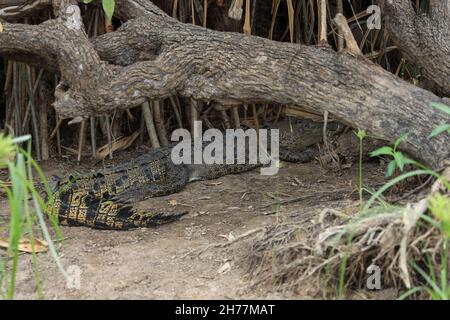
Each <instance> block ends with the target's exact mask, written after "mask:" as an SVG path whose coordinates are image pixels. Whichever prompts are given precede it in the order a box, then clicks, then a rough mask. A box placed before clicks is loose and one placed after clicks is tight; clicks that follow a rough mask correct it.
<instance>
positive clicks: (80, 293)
mask: <svg viewBox="0 0 450 320" xmlns="http://www.w3.org/2000/svg"><path fill="white" fill-rule="evenodd" d="M72 162H73V161H72ZM43 167H44V170H45V171H46V172H47V173H48V174H49V175H50V174H54V173H61V172H62V173H63V174H65V173H68V172H70V171H71V170H74V169H75V168H78V169H79V167H77V166H75V165H73V164H71V162H70V161H69V160H67V161H66V163H61V161H59V162H54V161H53V162H48V163H45V164H43ZM91 168H92V167H91ZM383 172H384V168H383V166H380V165H379V164H377V163H367V164H365V165H364V177H365V182H366V184H369V185H377V184H381V183H382V182H383ZM357 180H358V175H357V166H356V165H353V166H352V167H350V168H347V169H344V170H343V171H341V172H340V173H335V172H333V171H330V170H328V171H327V170H325V169H323V168H322V167H321V166H320V165H319V164H318V163H316V162H312V163H308V164H284V166H283V167H282V168H281V169H280V172H279V174H278V175H275V176H261V175H260V174H259V170H253V171H251V172H247V173H243V174H240V175H230V176H226V177H222V178H220V179H217V180H213V181H204V182H196V183H191V184H189V185H188V186H187V187H186V188H185V189H184V190H183V191H182V192H180V193H178V194H173V195H170V196H166V197H160V198H153V199H149V200H147V201H144V202H142V203H139V204H138V206H139V207H140V208H142V209H145V208H152V209H153V208H157V209H160V210H172V211H186V210H187V211H189V214H188V215H186V216H184V217H183V218H182V219H181V220H180V221H178V222H175V223H171V224H168V225H164V226H161V227H159V228H156V229H138V230H133V231H101V230H93V229H89V228H85V227H62V228H61V229H62V233H63V236H64V238H65V240H64V242H62V243H58V244H57V247H58V250H59V253H60V255H61V260H62V263H63V265H64V266H65V268H69V267H70V266H71V267H70V268H69V270H71V274H72V275H75V274H76V270H78V269H77V268H79V270H80V272H81V276H80V282H79V284H80V288H79V289H76V288H70V285H69V287H68V284H67V282H66V280H65V279H64V278H63V276H62V275H61V274H60V273H59V272H58V271H57V268H56V266H55V264H54V263H53V261H52V259H51V256H50V254H48V253H44V254H40V255H39V260H40V269H41V276H42V278H43V289H44V290H43V291H44V295H45V298H47V299H229V298H320V290H318V288H314V287H313V286H311V287H305V288H302V289H301V290H299V291H296V292H289V293H286V292H285V293H279V292H276V291H274V290H271V288H261V289H258V290H248V284H249V283H251V281H252V279H248V277H246V272H245V264H244V263H243V262H242V260H240V259H239V258H238V257H239V256H243V255H245V252H243V251H244V250H247V248H248V246H247V247H245V246H243V245H242V246H239V244H236V245H232V246H230V248H228V249H224V248H220V247H217V246H214V244H220V243H222V244H223V243H226V242H227V241H228V240H227V237H229V236H230V234H231V235H232V236H234V237H237V236H239V235H242V234H244V233H245V232H248V231H250V230H253V229H255V228H260V227H264V226H269V225H272V224H274V223H277V222H279V221H288V220H289V219H295V218H296V217H299V216H304V215H308V216H311V219H313V218H314V217H315V216H317V215H318V214H319V213H320V211H321V210H322V209H324V208H334V209H338V208H339V209H342V210H346V208H348V207H352V206H353V207H354V205H355V202H356V201H357V197H358V196H357V193H356V185H357ZM305 194H308V195H311V197H309V198H305V199H304V200H299V197H302V196H304V195H305ZM286 200H287V201H286ZM0 205H1V210H0V219H1V220H0V222H5V221H6V217H7V215H8V208H7V203H6V201H5V199H4V198H1V199H0ZM208 246H212V247H210V248H209V249H207V250H205V248H207V247H208ZM0 254H1V253H0ZM74 266H75V267H74ZM19 268H20V269H19V272H18V275H17V286H16V288H17V289H16V290H17V291H16V298H18V299H34V298H36V289H35V284H34V283H35V282H34V274H33V265H32V260H31V257H30V256H29V255H26V254H23V255H22V256H21V259H20V266H19Z"/></svg>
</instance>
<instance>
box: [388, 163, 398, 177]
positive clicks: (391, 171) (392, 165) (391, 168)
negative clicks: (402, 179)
mask: <svg viewBox="0 0 450 320" xmlns="http://www.w3.org/2000/svg"><path fill="white" fill-rule="evenodd" d="M395 167H396V163H395V160H392V161H391V162H389V164H388V167H387V171H386V177H390V176H392V175H393V174H394V171H395Z"/></svg>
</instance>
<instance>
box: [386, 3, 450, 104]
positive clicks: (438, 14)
mask: <svg viewBox="0 0 450 320" xmlns="http://www.w3.org/2000/svg"><path fill="white" fill-rule="evenodd" d="M380 3H381V4H382V5H383V6H384V13H385V20H386V23H385V25H386V27H387V29H388V31H389V34H390V36H391V40H392V41H393V42H394V43H395V45H396V46H397V47H398V48H399V49H400V50H401V52H402V54H404V55H405V56H406V57H407V59H408V61H409V62H411V63H414V64H416V65H418V66H420V67H421V68H422V71H423V75H424V77H425V78H426V80H427V82H429V83H432V84H433V85H432V86H431V88H432V89H433V90H434V91H435V92H438V93H440V94H442V95H444V96H447V97H450V1H448V0H434V1H431V3H430V12H429V13H420V14H418V13H416V12H415V11H414V8H413V6H412V2H411V0H396V1H392V0H380Z"/></svg>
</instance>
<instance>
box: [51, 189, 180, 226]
mask: <svg viewBox="0 0 450 320" xmlns="http://www.w3.org/2000/svg"><path fill="white" fill-rule="evenodd" d="M54 209H56V210H57V212H58V219H59V222H60V223H61V224H62V225H69V226H88V227H91V228H96V229H109V230H128V229H132V228H140V227H154V226H158V225H161V224H165V223H169V222H172V221H175V220H177V219H179V218H180V217H182V216H183V215H185V214H186V212H183V213H159V212H157V213H147V212H144V213H143V212H140V211H138V210H136V209H135V208H134V207H133V206H132V205H130V204H129V203H126V202H122V201H113V200H111V199H109V195H105V197H102V198H99V197H97V196H96V195H95V193H94V192H92V191H91V192H86V191H84V190H72V189H70V190H68V191H65V192H62V193H61V194H60V197H59V199H58V201H57V203H56V205H54Z"/></svg>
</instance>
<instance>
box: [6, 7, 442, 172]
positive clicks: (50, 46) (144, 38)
mask: <svg viewBox="0 0 450 320" xmlns="http://www.w3.org/2000/svg"><path fill="white" fill-rule="evenodd" d="M116 13H117V15H118V16H119V17H120V18H121V19H123V20H128V19H131V20H130V21H128V22H126V23H124V24H123V25H122V27H121V28H120V29H119V30H117V31H116V32H112V33H108V34H105V35H103V36H101V37H98V38H96V39H94V40H93V41H92V42H90V41H89V40H88V39H87V37H86V35H85V33H84V31H83V28H82V26H80V23H79V21H81V19H80V17H79V9H78V7H77V6H69V7H67V9H66V10H65V11H64V14H63V15H62V17H60V18H58V19H55V20H50V21H47V22H45V23H42V24H40V25H38V26H30V25H19V24H8V23H4V32H3V33H0V43H1V46H0V55H8V56H11V55H14V56H15V57H16V58H18V59H24V60H25V61H28V62H30V61H29V60H27V58H26V56H27V55H28V54H31V55H32V56H33V57H34V56H37V57H40V59H41V62H40V63H42V64H43V65H44V66H45V67H49V68H51V67H52V66H53V67H55V66H56V67H57V68H58V69H59V71H60V73H61V76H62V79H63V81H64V82H63V83H61V84H60V85H59V86H58V88H57V90H56V94H55V97H56V102H55V108H56V110H57V111H58V113H59V114H60V115H61V116H62V117H77V118H79V120H81V119H85V118H87V117H89V116H91V115H94V114H101V113H107V112H110V111H111V110H113V109H117V108H119V109H126V108H132V107H135V106H139V105H141V104H142V103H143V102H144V101H146V99H147V98H150V99H163V98H167V97H169V96H171V95H175V94H178V95H181V96H185V97H189V98H193V99H196V100H204V101H217V102H219V103H222V104H228V105H229V104H240V103H271V102H276V103H280V104H287V105H298V106H303V107H306V108H310V109H314V110H318V111H322V112H324V111H329V112H330V113H333V114H334V115H335V116H336V117H338V118H340V119H341V120H343V121H345V122H347V123H349V124H351V125H352V126H353V127H359V128H365V129H367V130H369V131H370V132H372V133H373V134H375V135H378V136H380V137H384V138H387V139H389V140H391V141H393V140H395V139H396V138H398V137H399V136H400V135H401V134H402V133H404V132H405V131H409V132H410V135H409V137H408V139H407V140H406V142H405V143H404V144H403V146H402V147H403V149H404V150H406V151H408V152H409V153H411V154H412V155H413V156H415V157H416V158H418V159H420V160H423V161H424V162H425V163H427V164H429V165H431V166H433V167H438V166H440V165H441V164H442V162H443V160H444V159H446V158H448V157H449V153H450V150H449V143H450V139H449V137H448V135H440V136H438V137H437V138H435V139H433V140H429V139H427V136H428V135H429V133H430V132H431V131H432V129H434V128H435V127H437V126H438V125H439V124H441V123H442V122H450V117H448V116H447V115H445V114H441V113H438V112H436V111H435V110H434V109H433V108H432V107H431V103H432V102H443V100H442V99H441V98H439V97H438V96H436V95H434V94H433V93H431V92H428V91H426V90H423V89H421V88H418V87H415V86H413V85H411V84H408V83H406V82H404V81H402V80H401V79H399V78H397V77H395V76H394V75H392V74H391V73H389V72H387V71H385V70H383V69H382V68H381V67H379V66H377V65H374V64H372V63H371V62H369V61H368V60H366V59H364V58H362V57H355V56H352V55H350V54H348V53H345V52H342V53H336V52H334V51H333V50H331V49H329V48H324V47H311V46H304V45H298V44H288V43H278V42H274V41H270V40H267V39H263V38H258V37H251V36H244V35H242V34H237V33H221V32H216V31H211V30H207V29H204V28H200V27H196V26H192V25H190V24H182V23H180V22H178V21H176V20H174V19H172V18H170V17H168V16H167V15H165V14H164V13H163V12H162V11H160V10H159V9H158V8H156V7H155V6H154V5H153V4H152V3H151V2H149V1H146V0H122V1H117V12H116ZM17 53H18V54H20V55H16V54H17ZM107 62H108V63H107Z"/></svg>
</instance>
